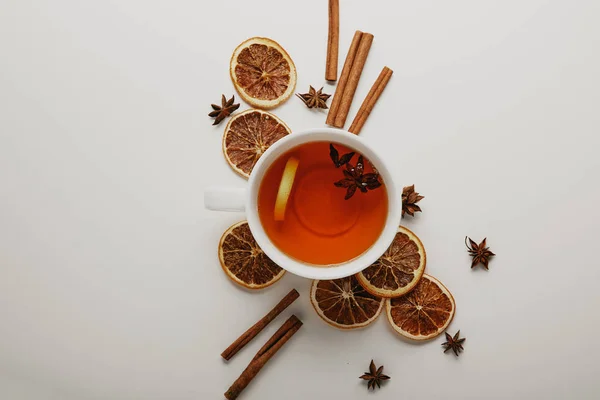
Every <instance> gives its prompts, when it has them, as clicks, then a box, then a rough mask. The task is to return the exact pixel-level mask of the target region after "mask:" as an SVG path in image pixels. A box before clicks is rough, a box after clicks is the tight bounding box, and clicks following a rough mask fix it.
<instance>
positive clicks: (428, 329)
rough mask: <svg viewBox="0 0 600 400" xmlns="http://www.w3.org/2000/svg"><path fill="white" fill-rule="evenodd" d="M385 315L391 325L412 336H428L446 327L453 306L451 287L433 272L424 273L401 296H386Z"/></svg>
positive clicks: (452, 312) (400, 332)
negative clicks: (431, 274) (415, 284)
mask: <svg viewBox="0 0 600 400" xmlns="http://www.w3.org/2000/svg"><path fill="white" fill-rule="evenodd" d="M385 304H386V315H387V317H388V321H389V322H390V324H391V326H392V328H394V330H395V331H396V332H398V333H399V334H400V335H402V336H404V337H406V338H408V339H413V340H429V339H433V338H434V337H436V336H438V335H440V334H441V333H442V332H444V331H445V330H446V328H447V327H448V325H450V322H451V321H452V318H454V312H455V310H456V304H455V302H454V298H453V297H452V294H451V293H450V291H449V290H448V289H447V288H446V287H445V286H444V285H443V284H442V283H441V282H440V281H439V280H437V279H436V278H434V277H433V276H430V275H427V274H423V277H422V278H421V280H420V281H419V283H418V284H417V286H416V287H415V288H414V289H413V291H412V292H410V293H407V294H406V295H404V296H401V297H395V298H393V299H387V300H386V301H385Z"/></svg>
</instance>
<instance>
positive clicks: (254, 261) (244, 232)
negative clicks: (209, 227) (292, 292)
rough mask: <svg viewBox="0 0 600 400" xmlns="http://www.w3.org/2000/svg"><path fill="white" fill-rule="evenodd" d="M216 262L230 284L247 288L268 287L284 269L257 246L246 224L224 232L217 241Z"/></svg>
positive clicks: (241, 223)
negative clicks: (219, 263) (217, 253)
mask: <svg viewBox="0 0 600 400" xmlns="http://www.w3.org/2000/svg"><path fill="white" fill-rule="evenodd" d="M219 261H220V262H221V267H222V268H223V271H225V273H226V274H227V276H228V277H229V278H230V279H231V280H232V281H234V282H235V283H237V284H238V285H241V286H244V287H246V288H248V289H262V288H265V287H267V286H271V285H272V284H274V283H275V282H277V281H278V280H279V279H281V277H283V274H285V270H283V269H282V268H281V267H279V266H278V265H277V264H275V263H274V262H273V261H272V260H271V259H270V258H269V257H267V255H266V254H265V253H264V252H263V251H262V250H261V248H260V247H258V244H257V243H256V240H254V236H252V233H251V232H250V227H249V226H248V222H246V221H242V222H238V223H237V224H234V225H232V226H230V227H229V229H227V230H226V231H225V233H224V234H223V236H222V237H221V241H220V242H219Z"/></svg>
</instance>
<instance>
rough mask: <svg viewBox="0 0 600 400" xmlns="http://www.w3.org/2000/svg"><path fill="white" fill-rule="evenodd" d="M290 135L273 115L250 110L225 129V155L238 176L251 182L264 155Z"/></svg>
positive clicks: (238, 116) (287, 128)
mask: <svg viewBox="0 0 600 400" xmlns="http://www.w3.org/2000/svg"><path fill="white" fill-rule="evenodd" d="M290 132H291V130H290V128H289V127H288V126H287V125H286V124H285V122H283V121H282V120H281V119H279V118H278V117H277V116H275V115H274V114H271V113H270V112H267V111H262V110H254V109H250V110H246V111H243V112H241V113H237V114H235V115H234V116H233V117H232V118H231V119H230V120H229V122H228V123H227V126H226V127H225V133H224V134H223V155H224V156H225V160H227V163H228V164H229V166H230V167H231V168H232V169H233V170H234V171H235V172H237V173H238V174H240V175H241V176H243V177H244V178H248V177H249V176H250V173H251V172H252V169H253V168H254V165H256V162H257V161H258V159H259V158H260V157H261V156H262V155H263V153H264V152H265V151H267V149H268V148H269V147H271V145H273V143H275V142H276V141H278V140H279V139H281V138H282V137H285V136H287V135H289V134H290Z"/></svg>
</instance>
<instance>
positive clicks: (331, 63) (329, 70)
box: [325, 0, 340, 81]
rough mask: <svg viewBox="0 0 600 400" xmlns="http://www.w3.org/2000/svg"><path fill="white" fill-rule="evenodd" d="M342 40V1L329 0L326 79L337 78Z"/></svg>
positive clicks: (333, 79)
mask: <svg viewBox="0 0 600 400" xmlns="http://www.w3.org/2000/svg"><path fill="white" fill-rule="evenodd" d="M339 41H340V1H339V0H329V31H328V36H327V62H326V64H325V80H328V81H335V80H337V70H338V49H339Z"/></svg>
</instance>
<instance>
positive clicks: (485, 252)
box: [465, 236, 495, 270]
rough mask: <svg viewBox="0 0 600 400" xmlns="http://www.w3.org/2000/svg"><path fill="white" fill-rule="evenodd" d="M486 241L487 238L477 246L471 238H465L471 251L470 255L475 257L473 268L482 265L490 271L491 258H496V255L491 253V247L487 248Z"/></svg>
mask: <svg viewBox="0 0 600 400" xmlns="http://www.w3.org/2000/svg"><path fill="white" fill-rule="evenodd" d="M467 239H469V243H467ZM486 240H487V238H485V239H483V241H482V242H481V243H479V244H477V243H475V242H474V241H473V240H472V239H471V238H470V237H466V236H465V245H466V246H467V249H468V250H469V255H470V256H471V257H473V262H472V263H471V268H473V267H475V266H476V265H477V264H479V263H481V264H483V267H484V268H485V269H486V270H487V269H489V268H488V263H489V262H490V257H493V256H495V254H494V253H492V252H491V251H490V248H489V247H486Z"/></svg>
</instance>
